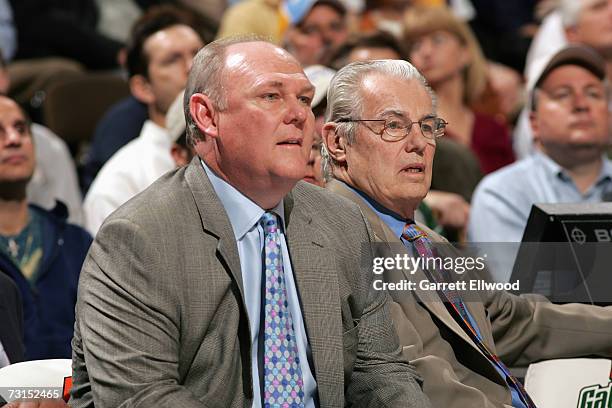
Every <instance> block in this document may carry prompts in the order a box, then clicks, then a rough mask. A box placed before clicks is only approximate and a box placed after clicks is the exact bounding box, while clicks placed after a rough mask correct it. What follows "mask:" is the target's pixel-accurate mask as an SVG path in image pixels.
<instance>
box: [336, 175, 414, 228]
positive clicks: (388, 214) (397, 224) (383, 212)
mask: <svg viewBox="0 0 612 408" xmlns="http://www.w3.org/2000/svg"><path fill="white" fill-rule="evenodd" d="M338 181H340V182H341V183H344V181H341V180H338ZM344 185H345V186H347V187H348V188H349V189H350V190H352V191H353V192H355V193H356V194H357V195H358V196H359V197H361V198H362V199H363V201H365V202H366V204H367V205H368V207H370V208H371V209H372V211H374V212H375V213H376V215H378V217H380V219H381V220H382V221H383V222H384V223H385V224H386V225H387V226H388V227H389V228H391V231H393V234H394V235H395V236H396V237H398V238H401V236H402V233H403V232H404V226H405V225H406V223H409V222H413V221H412V220H407V219H405V218H403V217H402V216H401V215H399V214H397V213H396V212H394V211H391V210H389V209H388V208H385V207H383V206H382V205H380V204H379V203H378V202H376V201H374V200H373V199H372V198H371V197H369V196H368V195H367V194H365V193H364V192H362V191H359V190H357V189H356V188H354V187H352V186H350V185H348V184H346V183H344Z"/></svg>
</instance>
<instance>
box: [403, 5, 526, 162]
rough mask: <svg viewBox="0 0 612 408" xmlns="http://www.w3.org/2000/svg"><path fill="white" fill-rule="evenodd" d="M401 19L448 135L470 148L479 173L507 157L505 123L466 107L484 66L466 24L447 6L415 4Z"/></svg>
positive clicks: (481, 84)
mask: <svg viewBox="0 0 612 408" xmlns="http://www.w3.org/2000/svg"><path fill="white" fill-rule="evenodd" d="M404 23H405V32H404V38H405V41H406V43H407V45H408V46H409V49H410V54H409V55H410V61H412V63H413V64H414V66H415V67H416V68H417V69H418V70H419V71H421V72H422V73H423V75H424V76H425V78H426V79H427V81H428V82H429V83H430V85H431V87H432V88H433V89H434V90H435V91H436V95H437V97H438V111H439V113H440V115H441V116H443V117H444V118H446V119H447V120H448V123H449V126H448V131H447V135H448V137H449V138H451V139H454V140H456V141H458V142H459V143H461V144H463V145H465V146H469V147H470V148H471V149H472V150H473V151H474V153H475V154H476V156H477V157H478V159H479V161H480V167H481V169H482V171H483V173H490V172H492V171H494V170H497V169H499V168H500V167H503V166H505V165H507V164H510V163H512V162H513V161H514V153H513V151H512V145H511V140H510V135H509V133H508V130H507V128H506V127H505V126H504V125H503V124H501V123H499V122H497V121H496V120H494V119H493V118H491V117H489V116H486V115H483V114H480V113H477V112H474V111H473V110H472V109H471V108H470V104H472V103H474V102H475V101H476V100H477V99H478V98H479V97H480V96H481V94H482V91H483V90H484V88H485V86H486V81H487V66H486V61H485V59H484V57H483V55H482V52H481V51H480V48H479V46H478V43H477V42H476V39H475V38H474V35H473V34H472V32H471V31H470V29H469V27H468V26H467V25H465V24H464V23H463V22H461V21H459V20H458V19H457V18H456V17H455V16H453V14H452V13H451V12H450V11H449V10H447V9H446V8H424V7H415V8H413V9H410V10H408V11H407V13H406V18H405V21H404Z"/></svg>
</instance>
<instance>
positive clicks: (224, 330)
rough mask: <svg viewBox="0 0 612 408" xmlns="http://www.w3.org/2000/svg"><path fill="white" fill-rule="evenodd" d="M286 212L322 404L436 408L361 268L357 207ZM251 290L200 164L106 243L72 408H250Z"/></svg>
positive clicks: (91, 288) (177, 174)
mask: <svg viewBox="0 0 612 408" xmlns="http://www.w3.org/2000/svg"><path fill="white" fill-rule="evenodd" d="M284 204H285V217H286V225H287V232H286V236H287V242H288V246H289V251H290V256H291V260H292V265H293V271H294V274H295V280H296V283H297V287H298V291H299V296H300V299H301V303H302V311H303V315H304V322H305V326H306V331H307V335H308V341H309V345H310V347H311V351H312V358H313V363H314V375H315V378H316V380H317V384H318V397H319V401H320V406H321V407H342V406H344V405H345V404H347V405H353V406H372V407H380V406H402V407H426V406H429V402H428V400H427V398H426V397H425V396H424V395H423V393H422V391H421V389H420V386H419V383H418V381H419V378H418V376H417V375H416V374H415V371H414V370H413V369H412V367H411V366H410V365H409V364H408V363H407V362H406V360H403V359H402V356H401V348H400V347H399V343H398V339H397V335H396V333H395V330H394V328H393V325H392V321H391V318H390V315H389V309H388V307H389V304H390V302H388V296H387V295H386V294H385V293H384V292H377V291H374V290H373V289H372V280H371V274H367V273H363V271H362V270H361V262H362V261H363V260H367V259H369V257H370V256H371V254H370V253H369V252H368V249H367V248H366V246H362V245H361V244H362V243H363V242H368V241H370V239H371V235H370V231H369V228H368V226H367V224H366V221H365V219H364V217H363V215H362V214H361V212H360V211H359V209H358V208H357V207H356V206H355V205H353V204H351V203H350V202H348V201H346V200H344V199H342V198H339V197H337V196H335V195H333V194H331V193H329V192H326V191H324V190H321V189H319V188H316V187H312V186H309V185H306V183H299V185H298V186H297V187H296V188H295V189H294V190H293V191H292V192H291V193H290V194H289V195H288V196H287V197H285V200H284ZM331 209H333V210H334V211H330V210H331ZM246 290H259V288H245V287H244V286H243V284H242V277H241V271H240V261H239V258H238V249H237V246H236V242H235V238H234V235H233V232H232V228H231V225H230V221H229V219H228V217H227V215H226V212H225V210H224V208H223V207H222V205H221V203H220V201H219V200H218V198H217V196H216V195H215V193H214V190H213V188H212V186H211V184H210V181H209V180H208V178H207V177H206V174H205V172H204V170H203V169H202V167H201V165H200V163H199V160H198V159H197V157H196V159H195V160H194V161H192V163H191V164H190V165H189V166H188V167H186V168H182V169H178V170H176V171H173V172H170V173H168V174H166V175H165V176H163V177H162V178H160V179H159V180H158V181H156V182H155V183H154V184H153V185H152V186H151V187H150V188H148V189H147V190H145V191H144V192H143V193H141V194H139V195H138V196H136V197H135V198H133V199H132V200H130V201H129V202H128V203H126V204H125V205H124V206H123V207H121V208H120V209H119V210H117V211H116V212H115V213H114V214H113V215H111V216H110V217H109V219H108V220H107V221H106V222H105V223H104V225H103V226H102V228H101V229H100V231H99V232H98V235H97V236H96V239H95V242H94V243H93V245H92V247H91V250H90V252H89V254H88V256H87V259H86V260H85V263H84V266H83V271H82V273H81V280H80V284H79V293H78V302H77V321H76V324H75V337H74V340H73V371H74V373H73V375H74V386H73V394H72V402H71V406H73V407H86V406H87V407H91V406H93V404H92V399H93V403H95V406H96V408H117V407H147V408H148V407H172V408H178V407H185V408H186V407H250V406H251V403H252V399H253V389H252V381H251V350H250V347H251V344H250V340H249V339H250V337H251V336H250V333H249V323H248V316H247V312H246V306H245V305H244V300H243V299H244V296H243V293H244V291H246Z"/></svg>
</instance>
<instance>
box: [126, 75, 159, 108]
mask: <svg viewBox="0 0 612 408" xmlns="http://www.w3.org/2000/svg"><path fill="white" fill-rule="evenodd" d="M129 84H130V92H131V93H132V95H134V98H136V99H138V100H139V101H140V102H142V103H144V104H145V105H151V104H153V103H155V94H154V93H153V90H152V89H151V84H150V83H149V81H148V80H147V79H146V78H145V77H144V76H142V75H134V76H133V77H131V78H130V80H129Z"/></svg>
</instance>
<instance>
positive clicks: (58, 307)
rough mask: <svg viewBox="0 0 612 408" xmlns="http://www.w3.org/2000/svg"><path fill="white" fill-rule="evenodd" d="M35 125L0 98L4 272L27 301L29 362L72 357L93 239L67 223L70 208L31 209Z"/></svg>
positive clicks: (0, 234) (0, 230)
mask: <svg viewBox="0 0 612 408" xmlns="http://www.w3.org/2000/svg"><path fill="white" fill-rule="evenodd" d="M35 162H36V160H35V157H34V145H33V140H32V133H31V130H30V123H29V122H28V120H27V118H26V116H25V114H24V113H23V111H22V110H21V108H20V107H19V106H18V105H17V103H15V102H14V101H13V100H11V99H9V98H7V97H4V96H2V97H0V271H1V273H4V274H6V275H7V276H9V277H10V278H11V279H12V280H13V281H14V282H15V283H16V284H17V286H18V287H19V290H20V292H21V297H22V301H23V310H24V320H25V322H24V323H25V324H24V328H25V338H24V342H25V359H26V360H38V359H48V358H70V357H71V355H72V351H71V346H70V341H71V339H72V333H73V329H74V305H75V301H76V290H77V284H78V279H79V273H80V271H81V265H82V263H83V259H84V258H85V254H86V253H87V250H88V249H89V245H90V244H91V236H90V235H89V234H88V233H87V232H86V231H85V230H83V229H81V228H80V227H77V226H75V225H71V224H68V223H67V222H66V215H67V214H66V207H65V206H63V205H61V204H58V206H57V207H56V208H55V209H54V210H53V211H47V210H44V209H42V208H40V207H37V206H35V205H28V202H27V199H26V187H27V184H28V182H29V181H30V179H31V178H32V175H33V174H34V168H35V164H36V163H35Z"/></svg>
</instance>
